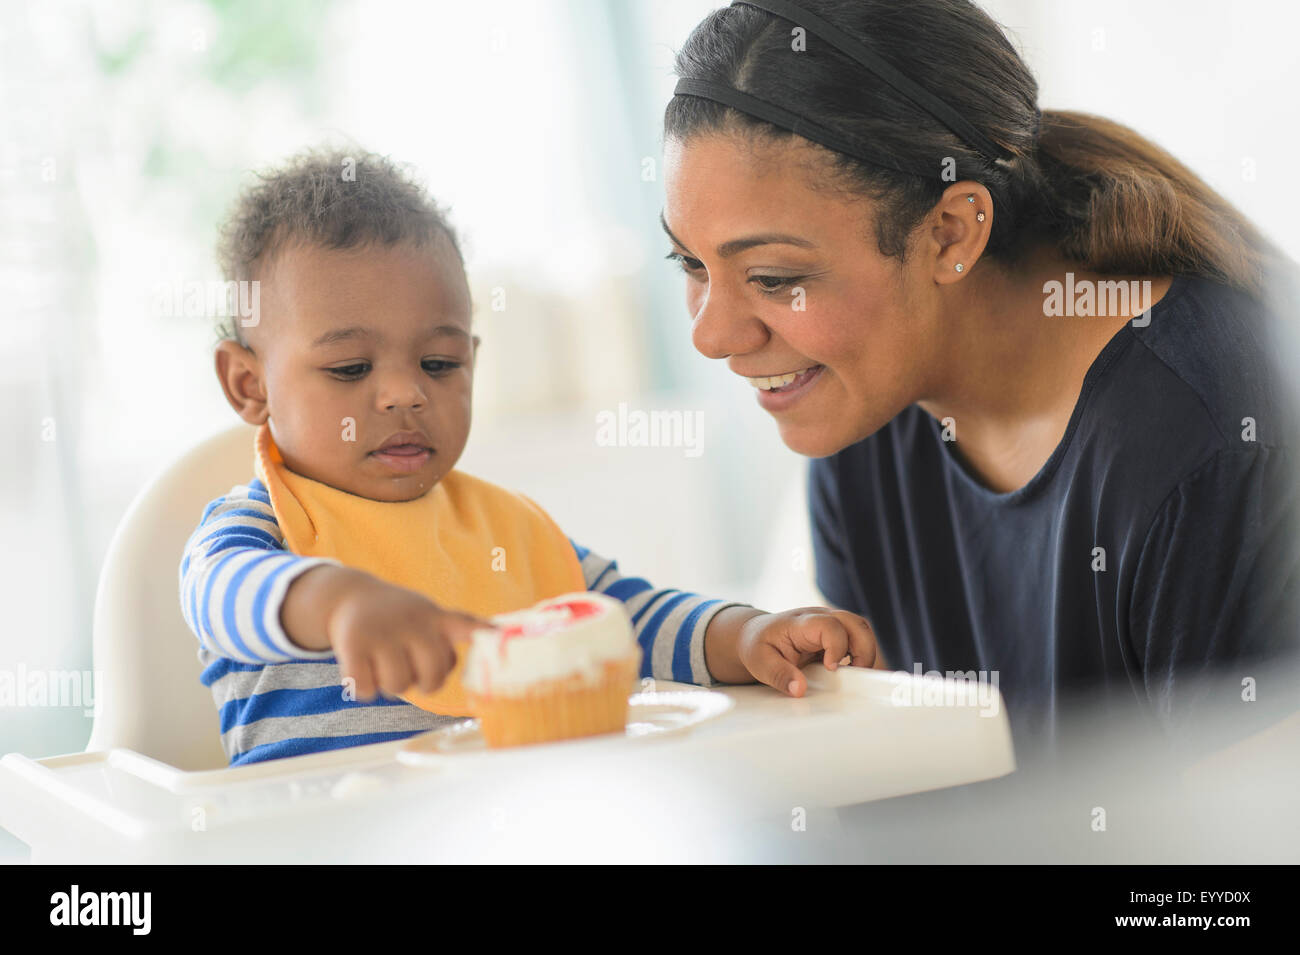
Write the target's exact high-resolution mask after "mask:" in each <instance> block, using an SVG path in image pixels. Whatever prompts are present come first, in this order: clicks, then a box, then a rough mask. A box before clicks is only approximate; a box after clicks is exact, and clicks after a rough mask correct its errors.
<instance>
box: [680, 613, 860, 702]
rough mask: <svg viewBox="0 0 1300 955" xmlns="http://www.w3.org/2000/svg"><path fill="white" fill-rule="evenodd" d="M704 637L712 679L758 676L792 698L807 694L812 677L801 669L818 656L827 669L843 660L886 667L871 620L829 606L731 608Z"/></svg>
mask: <svg viewBox="0 0 1300 955" xmlns="http://www.w3.org/2000/svg"><path fill="white" fill-rule="evenodd" d="M733 611H738V612H737V613H733ZM728 615H729V616H728ZM715 624H716V625H717V629H716V631H715ZM704 641H705V643H704V647H705V662H706V665H707V666H708V668H709V672H710V673H711V674H712V675H713V677H714V679H716V680H721V681H722V682H724V683H747V682H749V681H750V680H757V681H758V682H760V683H766V684H767V685H768V686H771V687H775V688H776V689H778V690H780V691H781V692H782V693H785V694H788V695H789V696H803V694H804V692H805V691H806V690H807V688H808V680H807V678H806V677H805V676H804V675H803V673H802V672H801V671H800V668H801V667H803V666H806V665H807V664H809V663H811V662H812V661H814V660H816V659H817V658H818V657H820V658H821V660H822V663H823V664H825V666H826V668H827V669H828V670H834V669H836V668H837V667H839V666H840V665H842V664H843V663H844V662H845V661H847V662H848V663H849V665H851V666H858V667H869V668H874V669H884V668H885V662H884V660H883V659H882V658H881V656H880V651H879V649H878V648H877V646H876V637H875V634H874V633H873V632H872V630H871V624H869V623H867V621H866V620H865V619H863V618H862V617H859V616H858V615H857V614H855V613H849V612H848V611H847V610H831V609H830V608H828V607H800V608H798V609H796V610H787V611H785V612H784V613H763V612H762V611H755V610H753V609H752V608H749V607H728V608H727V609H726V610H723V611H722V612H720V613H719V614H718V615H717V616H716V617H715V618H714V619H713V620H712V621H710V623H709V629H708V631H706V633H705V636H704Z"/></svg>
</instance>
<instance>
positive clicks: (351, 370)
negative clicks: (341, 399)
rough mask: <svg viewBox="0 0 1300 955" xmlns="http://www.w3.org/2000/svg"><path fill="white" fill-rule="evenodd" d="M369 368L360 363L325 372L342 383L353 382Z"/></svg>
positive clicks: (329, 369)
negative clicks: (342, 381)
mask: <svg viewBox="0 0 1300 955" xmlns="http://www.w3.org/2000/svg"><path fill="white" fill-rule="evenodd" d="M369 368H370V366H369V365H367V364H366V363H365V362H360V363H358V364H355V365H340V366H339V367H338V368H327V369H326V371H328V372H329V373H330V374H331V375H334V376H335V377H336V378H340V379H342V380H344V381H353V380H355V379H357V378H360V377H361V376H362V375H364V374H365V373H366V371H367V370H368V369H369Z"/></svg>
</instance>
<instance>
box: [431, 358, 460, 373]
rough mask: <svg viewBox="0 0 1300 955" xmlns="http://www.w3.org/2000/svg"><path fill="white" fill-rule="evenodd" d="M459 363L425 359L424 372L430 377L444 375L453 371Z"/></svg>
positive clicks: (444, 359) (447, 360)
mask: <svg viewBox="0 0 1300 955" xmlns="http://www.w3.org/2000/svg"><path fill="white" fill-rule="evenodd" d="M460 364H461V363H460V362H458V361H451V360H449V359H446V358H426V359H425V360H424V370H425V371H427V372H428V373H429V374H431V375H445V374H446V373H447V372H449V371H455V370H456V369H457V368H459V367H460Z"/></svg>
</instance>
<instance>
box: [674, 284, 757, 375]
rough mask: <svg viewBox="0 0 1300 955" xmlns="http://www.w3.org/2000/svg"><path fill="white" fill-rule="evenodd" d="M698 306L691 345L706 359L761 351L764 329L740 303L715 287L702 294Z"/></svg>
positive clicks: (692, 328) (692, 327) (692, 326)
mask: <svg viewBox="0 0 1300 955" xmlns="http://www.w3.org/2000/svg"><path fill="white" fill-rule="evenodd" d="M700 302H701V304H700V306H699V308H698V309H697V310H696V312H695V320H694V322H693V324H692V325H691V342H692V343H693V344H694V345H695V350H696V351H698V352H699V353H700V354H701V355H704V356H705V357H706V358H726V357H728V356H730V355H744V354H747V353H748V352H751V351H755V350H756V349H758V348H761V347H762V346H763V343H764V342H765V341H766V340H767V337H768V332H767V328H766V326H764V325H763V323H762V322H761V321H759V320H758V319H757V318H756V317H754V316H753V315H752V314H750V312H749V310H748V309H746V308H745V306H744V304H743V302H740V301H737V300H736V299H735V298H732V297H730V296H728V295H727V294H726V293H724V292H722V291H721V290H720V289H718V287H717V286H716V285H714V286H711V287H710V288H709V289H708V290H707V291H705V292H703V293H702V296H701V300H700ZM691 304H694V303H691Z"/></svg>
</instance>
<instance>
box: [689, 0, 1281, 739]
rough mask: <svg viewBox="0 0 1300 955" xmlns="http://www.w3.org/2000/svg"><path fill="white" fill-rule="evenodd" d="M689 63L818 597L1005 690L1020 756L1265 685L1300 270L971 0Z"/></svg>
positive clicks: (698, 251) (738, 36)
mask: <svg viewBox="0 0 1300 955" xmlns="http://www.w3.org/2000/svg"><path fill="white" fill-rule="evenodd" d="M677 72H678V73H679V74H680V76H681V77H682V79H681V80H680V81H679V83H678V87H677V91H676V95H674V97H673V99H672V100H671V101H670V103H669V105H668V107H667V111H666V114H665V134H664V135H665V188H666V195H667V201H666V204H665V207H664V213H663V225H664V228H665V230H666V231H667V233H668V235H669V238H670V240H671V241H672V243H673V251H672V253H671V254H670V258H673V259H676V260H677V261H679V262H680V264H681V266H682V268H683V270H684V271H685V273H686V300H687V306H688V309H689V310H690V313H691V315H692V318H693V321H694V325H693V341H694V344H695V346H696V348H697V349H698V350H699V351H700V352H701V353H703V354H704V355H706V356H708V357H711V358H718V359H725V361H726V363H727V365H728V368H729V369H730V370H731V371H732V372H734V373H735V374H737V375H740V376H742V377H745V378H747V379H749V381H750V383H751V384H752V385H753V386H754V387H755V388H756V389H757V391H758V402H759V404H760V405H761V406H762V407H763V408H764V409H765V410H767V411H768V412H769V413H770V414H771V415H772V416H773V417H774V418H775V419H776V422H777V426H778V427H779V429H780V433H781V436H782V439H783V440H784V441H785V443H786V444H787V445H788V446H789V447H790V448H792V449H793V450H795V451H797V452H799V453H801V454H804V455H807V456H809V457H810V458H813V459H814V460H813V461H812V463H811V476H810V487H811V502H810V505H811V517H812V528H813V537H814V543H815V555H816V560H817V581H818V584H819V586H820V587H821V589H822V591H823V593H824V594H825V595H826V597H827V598H828V599H829V600H830V601H831V602H832V603H834V604H836V605H838V606H839V607H842V608H844V609H848V610H851V611H854V612H857V613H860V614H862V615H863V616H865V617H866V618H867V619H868V620H870V622H871V624H872V626H873V629H874V631H875V636H876V639H877V641H878V644H879V647H880V649H881V650H882V652H883V655H884V658H885V660H886V662H887V663H888V664H889V665H890V666H891V667H892V668H894V669H899V670H908V671H912V670H914V669H921V670H932V669H934V670H940V671H964V672H968V671H977V672H981V671H982V672H987V673H989V674H990V679H997V680H998V681H999V686H1000V689H1001V691H1002V693H1003V696H1004V698H1005V699H1006V701H1007V706H1008V709H1009V713H1010V716H1011V720H1012V727H1013V732H1014V733H1015V736H1016V740H1017V743H1018V744H1023V743H1032V742H1035V741H1044V740H1050V739H1052V738H1054V737H1055V735H1056V732H1057V730H1058V726H1057V718H1058V708H1059V705H1060V704H1061V703H1062V702H1064V701H1065V700H1066V699H1067V698H1068V697H1070V696H1071V695H1073V694H1075V693H1077V692H1081V691H1084V690H1089V691H1097V692H1101V693H1103V694H1104V695H1105V698H1106V699H1107V700H1110V701H1115V702H1117V703H1118V702H1119V701H1122V700H1129V701H1136V702H1137V703H1138V704H1139V705H1140V706H1141V707H1142V708H1143V711H1144V712H1146V713H1149V714H1150V716H1151V717H1152V718H1153V719H1154V720H1156V721H1157V722H1158V723H1159V724H1161V725H1163V726H1165V727H1166V728H1173V727H1175V726H1177V725H1179V724H1180V721H1181V720H1182V719H1183V718H1184V717H1185V716H1186V715H1187V714H1188V713H1189V712H1190V711H1191V710H1192V708H1193V701H1194V698H1195V697H1196V696H1197V694H1198V693H1199V694H1201V695H1204V694H1212V695H1215V696H1218V695H1223V694H1226V695H1227V697H1226V698H1232V699H1237V698H1238V695H1240V697H1241V698H1245V697H1246V694H1247V692H1249V691H1250V690H1251V689H1252V688H1253V687H1254V686H1255V684H1256V682H1259V683H1262V682H1263V681H1264V680H1265V679H1266V676H1267V667H1264V666H1260V665H1258V664H1259V661H1261V660H1262V659H1266V658H1271V657H1273V655H1275V654H1279V653H1281V652H1283V651H1284V650H1286V649H1288V648H1289V646H1290V643H1291V641H1292V639H1293V637H1294V634H1295V632H1296V620H1297V616H1296V600H1295V595H1296V589H1297V576H1298V571H1297V557H1296V549H1295V546H1294V541H1295V533H1294V529H1293V527H1292V525H1291V521H1292V519H1293V516H1294V513H1295V511H1296V497H1295V488H1294V481H1293V474H1294V460H1293V452H1292V450H1291V447H1292V444H1293V441H1292V431H1291V428H1290V425H1289V422H1288V419H1287V417H1286V406H1285V404H1284V402H1283V400H1282V397H1281V393H1280V392H1281V387H1280V385H1279V379H1278V376H1277V374H1276V372H1275V371H1274V370H1273V369H1272V368H1270V367H1269V366H1268V363H1267V361H1266V358H1267V355H1268V353H1269V344H1268V342H1267V340H1266V333H1265V329H1264V324H1265V321H1266V319H1267V318H1268V314H1267V313H1268V307H1267V305H1266V303H1265V299H1266V298H1267V293H1268V291H1269V290H1270V289H1271V288H1274V287H1275V286H1274V284H1273V283H1274V282H1275V281H1276V279H1277V277H1278V276H1280V275H1281V274H1282V270H1283V269H1284V268H1289V267H1290V265H1291V263H1289V262H1286V261H1285V259H1284V257H1283V256H1281V255H1280V253H1278V252H1277V251H1276V250H1275V249H1274V248H1273V247H1272V246H1270V245H1269V244H1268V243H1267V242H1266V241H1264V240H1263V239H1262V238H1261V236H1260V235H1259V234H1258V233H1257V231H1256V230H1255V229H1254V228H1253V227H1252V226H1251V225H1250V224H1249V223H1248V222H1247V221H1246V220H1245V219H1244V218H1243V217H1242V216H1241V215H1240V214H1238V213H1237V212H1236V211H1234V210H1233V209H1232V208H1231V207H1230V206H1229V205H1228V204H1227V203H1226V202H1225V201H1224V200H1222V199H1221V198H1220V197H1218V196H1217V195H1215V194H1214V193H1213V192H1212V191H1211V190H1210V189H1208V188H1207V187H1206V186H1205V184H1204V183H1202V182H1201V181H1200V180H1199V179H1198V178H1196V176H1195V175H1193V174H1192V173H1191V172H1190V171H1189V170H1188V169H1187V168H1186V167H1185V166H1183V165H1182V164H1180V163H1179V162H1177V161H1176V160H1175V159H1174V158H1173V157H1171V156H1170V155H1168V154H1167V153H1165V152H1164V151H1162V150H1161V149H1159V148H1158V147H1156V146H1155V145H1153V144H1152V143H1150V142H1148V141H1146V140H1144V139H1143V138H1142V137H1140V136H1138V135H1137V134H1135V133H1134V132H1132V131H1131V130H1129V129H1126V128H1125V127H1123V126H1120V125H1118V124H1116V123H1113V122H1110V121H1107V120H1104V119H1101V118H1099V117H1095V116H1089V115H1085V114H1079V113H1066V112H1054V111H1049V112H1046V113H1040V112H1039V110H1038V109H1037V107H1036V99H1037V84H1036V82H1035V80H1034V78H1033V76H1032V75H1031V74H1030V72H1029V70H1028V69H1027V68H1026V66H1025V65H1024V63H1023V62H1022V61H1021V59H1020V58H1019V56H1018V55H1017V53H1016V51H1015V50H1014V49H1013V48H1012V47H1011V45H1010V44H1009V43H1008V41H1007V40H1006V38H1005V37H1004V36H1003V34H1002V32H1001V30H1000V29H999V27H998V26H997V25H996V24H995V23H994V22H993V21H992V20H991V19H990V18H989V17H988V16H987V15H985V14H984V13H983V12H982V11H981V10H979V9H978V8H977V7H975V6H974V5H973V4H971V3H969V2H967V0H909V2H908V3H897V2H894V0H805V2H803V3H801V4H798V5H796V4H792V3H786V2H782V0H757V2H743V3H741V2H737V3H733V4H732V5H731V6H730V7H727V8H724V9H720V10H717V11H714V12H713V13H712V14H710V15H709V16H708V17H707V18H706V19H705V20H704V21H703V22H702V23H701V24H700V25H699V26H698V27H696V29H695V31H694V32H693V33H692V34H691V36H690V38H689V40H688V41H687V43H686V45H685V47H684V48H683V49H682V50H681V51H680V53H679V54H678V56H677ZM993 674H996V676H993ZM1211 674H1214V675H1217V676H1218V678H1219V681H1216V682H1204V681H1192V680H1191V678H1194V677H1204V676H1208V675H1211ZM1194 686H1195V687H1199V689H1197V690H1195V691H1193V687H1194ZM1243 688H1245V689H1243ZM1020 748H1021V749H1022V751H1023V749H1024V747H1023V746H1021V747H1020Z"/></svg>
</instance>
